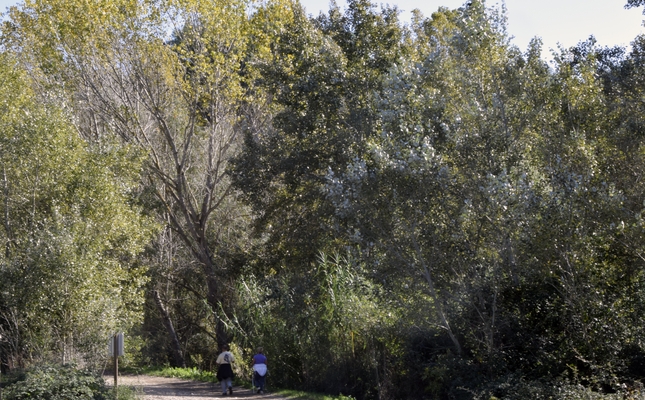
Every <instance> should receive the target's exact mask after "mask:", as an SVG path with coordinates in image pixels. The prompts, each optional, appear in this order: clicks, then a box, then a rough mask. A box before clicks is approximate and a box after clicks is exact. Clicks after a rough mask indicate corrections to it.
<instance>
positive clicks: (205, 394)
mask: <svg viewBox="0 0 645 400" xmlns="http://www.w3.org/2000/svg"><path fill="white" fill-rule="evenodd" d="M105 382H106V383H107V384H108V385H113V384H114V378H113V377H112V376H106V377H105ZM121 385H124V386H134V387H135V388H137V390H138V391H140V392H143V394H144V396H143V399H144V400H206V399H231V400H232V399H264V400H270V399H273V400H277V399H282V400H284V397H280V396H277V395H273V394H270V393H268V394H254V393H251V390H250V389H245V388H242V387H237V386H236V387H234V388H233V395H232V396H222V393H221V387H220V386H219V385H218V384H213V383H204V382H195V381H187V380H183V379H176V378H161V377H157V376H148V375H122V376H119V386H121Z"/></svg>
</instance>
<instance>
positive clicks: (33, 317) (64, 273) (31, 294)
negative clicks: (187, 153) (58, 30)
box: [0, 54, 153, 366]
mask: <svg viewBox="0 0 645 400" xmlns="http://www.w3.org/2000/svg"><path fill="white" fill-rule="evenodd" d="M0 81H2V82H3V85H2V88H0V102H2V104H4V105H5V107H2V111H0V132H1V135H0V149H1V152H0V164H1V168H2V177H3V178H2V202H1V204H0V209H1V210H2V215H3V223H2V229H1V230H0V240H1V241H2V244H3V251H2V253H1V256H0V271H1V274H2V280H1V281H0V333H1V334H2V336H3V339H5V340H6V342H5V340H3V344H4V343H8V345H9V346H10V349H8V350H9V351H7V352H6V353H4V354H5V355H7V354H8V357H9V360H10V362H11V363H12V364H13V366H21V365H24V363H27V362H29V361H31V359H32V358H36V359H41V360H42V359H45V360H46V359H48V358H49V357H52V356H56V358H57V359H60V358H62V359H63V361H68V360H73V359H78V357H79V356H81V357H83V358H85V360H86V361H92V362H96V361H99V360H97V354H102V352H100V351H99V350H98V349H99V346H101V347H102V346H103V345H104V343H105V340H106V339H107V336H106V335H108V334H109V332H115V331H116V330H117V329H127V328H129V327H130V326H132V324H133V323H136V322H138V320H139V318H140V317H141V311H142V308H141V305H142V300H143V296H142V294H143V293H142V287H143V285H144V284H145V282H146V279H145V268H143V266H142V265H140V264H139V263H138V255H139V254H140V253H141V251H142V250H143V248H144V246H145V245H146V244H147V242H148V241H149V240H150V238H151V233H152V228H153V225H152V223H151V222H152V221H150V220H149V219H147V218H145V217H142V216H141V214H140V211H141V210H140V209H139V207H138V206H136V204H135V203H136V201H134V197H133V195H134V193H135V192H136V191H135V189H136V187H137V184H138V172H139V171H140V168H141V161H142V158H141V157H140V155H139V154H137V152H136V151H130V150H129V149H128V148H121V149H118V148H114V147H109V146H106V147H104V148H103V149H100V150H99V149H98V148H94V149H93V148H90V147H88V146H87V145H86V144H85V143H84V142H83V141H82V140H81V139H80V138H79V137H78V135H77V134H76V132H75V130H74V128H73V125H72V123H71V118H70V117H71V116H70V115H69V114H67V113H66V112H65V111H64V110H63V109H61V108H60V107H58V106H56V105H53V104H46V103H45V104H43V103H41V102H40V101H39V100H38V97H37V96H36V95H35V94H34V93H33V92H32V91H31V88H30V80H29V79H28V78H27V75H26V73H25V72H23V71H22V70H21V67H20V65H19V64H18V63H16V62H15V61H14V60H12V59H11V58H10V57H9V56H8V55H7V54H1V55H0ZM106 145H107V143H106ZM98 358H100V357H98Z"/></svg>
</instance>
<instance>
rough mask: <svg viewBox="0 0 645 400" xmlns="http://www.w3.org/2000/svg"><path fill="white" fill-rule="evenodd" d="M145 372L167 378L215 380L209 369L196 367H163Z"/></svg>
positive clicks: (201, 380)
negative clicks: (203, 369)
mask: <svg viewBox="0 0 645 400" xmlns="http://www.w3.org/2000/svg"><path fill="white" fill-rule="evenodd" d="M145 373H146V374H149V375H154V376H164V377H168V378H180V379H187V380H193V381H200V382H217V378H216V377H215V374H214V373H213V372H211V371H202V370H199V369H197V368H170V367H167V368H163V369H151V370H146V371H145Z"/></svg>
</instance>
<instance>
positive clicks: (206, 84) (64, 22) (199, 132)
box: [7, 0, 289, 343]
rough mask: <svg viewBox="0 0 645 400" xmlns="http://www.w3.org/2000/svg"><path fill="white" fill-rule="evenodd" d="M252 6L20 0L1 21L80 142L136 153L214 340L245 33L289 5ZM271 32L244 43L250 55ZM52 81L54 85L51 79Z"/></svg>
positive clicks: (226, 258) (231, 217)
mask: <svg viewBox="0 0 645 400" xmlns="http://www.w3.org/2000/svg"><path fill="white" fill-rule="evenodd" d="M253 4H254V3H253V2H249V1H243V0H239V1H238V0H230V1H222V0H213V1H206V2H204V1H190V0H186V1H179V0H177V1H174V0H168V1H134V0H133V1H128V0H123V1H114V2H102V3H100V4H94V3H92V4H88V3H85V2H78V1H73V0H60V1H55V2H51V3H48V4H47V5H44V4H42V3H40V2H30V1H28V2H26V3H25V5H24V6H23V7H22V8H20V9H13V10H12V13H11V19H10V21H9V22H8V23H7V26H9V27H10V28H8V29H7V32H8V34H7V37H8V38H9V43H11V45H12V48H13V49H14V50H15V51H16V52H17V53H19V54H21V55H22V57H23V59H24V60H26V61H25V62H26V63H29V64H31V65H34V67H37V68H39V69H38V71H39V75H38V76H42V77H43V79H42V83H43V84H44V85H45V84H47V85H50V86H53V87H54V88H55V89H57V90H62V91H65V92H66V95H67V96H69V97H68V98H69V99H73V103H72V104H73V107H74V108H75V110H76V115H77V117H78V126H79V130H80V131H81V133H82V134H83V135H84V137H85V138H87V139H88V140H90V141H95V140H98V141H100V139H101V138H103V137H110V136H111V135H117V136H118V137H119V138H121V139H122V141H123V143H125V144H130V145H134V146H137V147H139V148H141V149H142V150H143V151H144V152H145V154H146V155H147V159H146V163H145V165H146V170H145V172H146V174H145V185H146V186H147V188H148V189H149V191H150V192H152V193H153V194H154V197H155V199H156V202H157V210H158V211H159V213H160V215H159V216H160V219H161V220H162V221H168V223H169V224H170V226H171V227H172V228H173V229H174V231H175V232H176V234H177V237H178V238H180V240H181V241H182V242H183V244H184V246H185V247H186V249H187V250H188V251H189V252H190V253H191V256H192V257H193V259H194V260H195V261H196V262H195V263H186V264H187V266H195V267H197V269H196V270H193V271H196V272H198V273H199V274H200V275H201V276H203V278H204V279H205V281H206V286H207V291H206V299H207V301H208V303H209V304H210V306H211V308H212V311H213V313H214V316H215V317H216V321H217V323H216V324H217V335H218V342H220V343H223V342H226V341H227V340H228V338H227V334H226V332H225V329H224V326H223V325H222V323H221V319H220V318H218V317H217V315H218V313H219V312H220V311H221V310H227V309H228V305H227V302H228V301H229V300H230V298H232V297H234V295H233V294H232V293H230V292H229V288H230V287H231V286H230V285H229V284H228V281H229V279H230V276H231V273H232V272H233V271H234V267H235V265H236V264H235V260H236V259H237V258H236V256H235V254H240V253H243V243H242V242H241V240H242V239H243V237H244V230H245V229H244V224H245V219H246V217H245V214H246V211H245V209H244V207H242V206H240V205H239V204H238V203H236V201H235V195H234V191H233V190H232V188H231V185H230V182H229V179H228V178H227V176H226V174H225V170H226V165H227V163H228V161H229V159H230V157H231V156H232V155H233V154H235V152H236V151H237V146H238V141H239V138H240V135H239V132H240V129H241V128H240V118H241V116H243V115H245V113H246V114H248V113H250V112H252V110H255V109H254V108H253V107H251V106H249V102H250V100H251V99H253V98H255V97H254V96H257V93H255V92H254V90H255V89H254V87H253V85H252V81H251V78H252V77H253V73H252V65H253V56H251V57H249V46H250V43H251V39H252V38H253V36H252V35H251V33H257V32H259V31H261V28H267V27H269V28H270V27H271V26H274V27H275V26H278V24H276V23H275V22H273V25H271V23H270V21H272V19H273V17H274V16H275V15H276V14H280V13H283V14H287V15H288V7H289V3H288V2H287V3H285V2H280V1H276V2H267V3H266V4H265V5H263V6H261V7H258V8H256V9H253V8H252V5H253ZM88 8H90V9H88ZM277 20H278V21H279V20H280V19H279V18H277ZM258 25H259V26H258ZM170 29H172V32H173V33H172V36H173V37H172V39H171V40H167V39H168V38H167V35H168V32H169V30H170ZM270 32H271V29H265V31H264V32H263V33H264V36H262V37H261V38H260V39H258V40H257V41H256V42H255V43H254V46H255V47H253V48H254V50H255V51H256V52H257V53H261V51H264V47H266V43H267V41H268V40H269V39H267V37H268V36H267V35H269V34H270ZM52 60H53V61H52ZM50 64H53V66H52V67H51V68H50V67H49V66H50ZM58 77H61V78H62V82H64V85H57V86H56V85H55V83H56V82H55V80H56V79H57V78H58ZM257 98H258V99H260V100H261V97H259V96H258V97H257ZM186 273H191V272H190V269H189V268H187V269H186Z"/></svg>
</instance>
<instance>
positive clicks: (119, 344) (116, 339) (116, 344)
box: [108, 332, 125, 357]
mask: <svg viewBox="0 0 645 400" xmlns="http://www.w3.org/2000/svg"><path fill="white" fill-rule="evenodd" d="M115 349H116V354H115V352H114V350H115ZM108 352H109V356H110V357H115V356H116V357H121V356H124V355H125V348H124V345H123V332H119V333H117V334H116V335H114V336H113V337H111V338H110V341H109V342H108Z"/></svg>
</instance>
